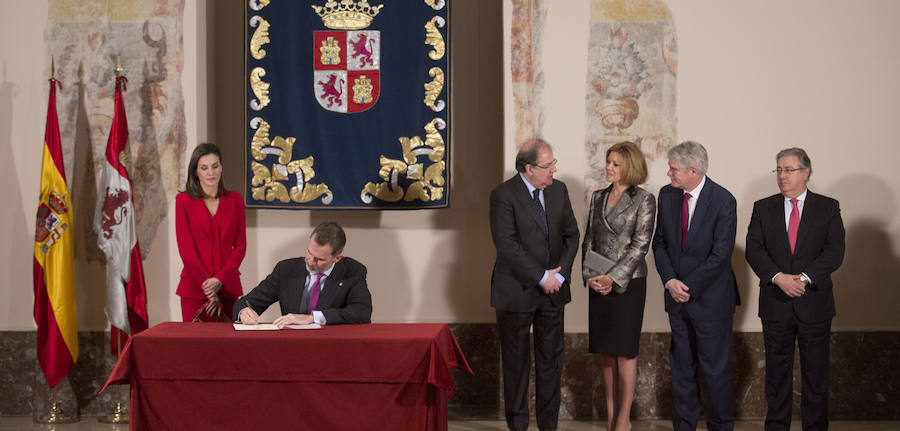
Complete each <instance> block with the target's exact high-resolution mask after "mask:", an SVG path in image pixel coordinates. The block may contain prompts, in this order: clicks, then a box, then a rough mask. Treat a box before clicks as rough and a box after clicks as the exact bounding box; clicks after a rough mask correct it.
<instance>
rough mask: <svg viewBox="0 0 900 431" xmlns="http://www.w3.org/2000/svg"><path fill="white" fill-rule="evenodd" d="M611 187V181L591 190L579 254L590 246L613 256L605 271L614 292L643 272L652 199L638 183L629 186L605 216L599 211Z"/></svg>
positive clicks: (652, 215) (653, 208)
mask: <svg viewBox="0 0 900 431" xmlns="http://www.w3.org/2000/svg"><path fill="white" fill-rule="evenodd" d="M611 191H612V185H610V186H609V187H607V188H605V189H603V190H597V191H595V192H594V193H593V195H592V196H591V205H590V214H589V215H588V225H587V230H586V231H585V233H584V243H582V245H581V255H582V256H584V255H585V252H587V250H594V251H595V252H597V253H600V254H602V255H604V256H606V257H608V258H610V259H612V260H615V261H616V264H615V266H613V267H612V269H610V271H609V272H608V273H607V275H608V276H609V277H610V278H612V279H613V281H614V282H615V283H616V284H615V286H614V287H613V289H614V290H615V292H616V293H623V292H624V291H625V288H626V287H627V286H628V283H629V282H630V281H631V279H632V278H641V277H646V276H647V261H646V259H645V258H646V256H647V251H649V250H650V240H651V239H652V238H653V221H654V219H655V218H656V199H655V198H654V197H653V195H652V194H650V192H648V191H646V190H644V189H642V188H640V187H631V188H629V189H628V190H627V191H626V192H625V193H624V194H622V198H621V199H619V202H618V203H617V204H616V206H615V207H614V208H612V209H611V211H612V213H611V214H610V215H609V216H608V217H605V216H604V214H603V211H604V209H605V208H606V205H607V201H608V200H609V194H610V192H611ZM585 282H586V281H585Z"/></svg>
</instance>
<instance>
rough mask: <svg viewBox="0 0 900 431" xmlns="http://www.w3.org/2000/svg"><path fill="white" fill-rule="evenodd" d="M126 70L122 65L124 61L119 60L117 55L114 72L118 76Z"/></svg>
mask: <svg viewBox="0 0 900 431" xmlns="http://www.w3.org/2000/svg"><path fill="white" fill-rule="evenodd" d="M124 71H125V69H124V68H123V67H122V62H121V61H119V56H118V55H116V67H114V68H113V72H114V73H115V74H116V77H119V76H121V75H122V72H124Z"/></svg>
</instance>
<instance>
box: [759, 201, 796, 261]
mask: <svg viewBox="0 0 900 431" xmlns="http://www.w3.org/2000/svg"><path fill="white" fill-rule="evenodd" d="M767 204H768V205H769V208H768V209H767V210H766V211H765V215H764V217H766V218H767V220H766V223H767V224H766V225H767V226H778V229H776V231H775V232H776V234H775V238H774V240H775V242H776V243H775V244H772V246H773V247H777V248H781V249H782V250H783V251H784V255H785V256H790V255H791V242H790V241H788V234H787V224H785V221H784V196H782V195H780V194H778V195H775V196H773V197H772V199H770V200H769V201H768V202H767Z"/></svg>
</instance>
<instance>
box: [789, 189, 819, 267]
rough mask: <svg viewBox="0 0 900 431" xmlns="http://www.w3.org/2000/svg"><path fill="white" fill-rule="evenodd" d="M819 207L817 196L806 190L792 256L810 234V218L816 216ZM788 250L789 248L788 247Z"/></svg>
mask: <svg viewBox="0 0 900 431" xmlns="http://www.w3.org/2000/svg"><path fill="white" fill-rule="evenodd" d="M818 205H819V196H818V195H816V194H814V193H813V192H811V191H809V189H807V191H806V202H803V212H802V213H800V226H799V227H798V229H797V244H796V245H795V250H794V254H796V252H797V251H799V250H800V246H801V245H803V243H804V241H803V240H804V238H806V237H807V236H808V235H809V234H810V232H809V230H810V227H809V226H810V223H809V220H811V218H810V217H812V215H813V214H816V211H817V210H818ZM785 238H787V234H785ZM788 248H790V246H788Z"/></svg>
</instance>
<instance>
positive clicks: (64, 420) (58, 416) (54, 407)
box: [34, 385, 80, 424]
mask: <svg viewBox="0 0 900 431" xmlns="http://www.w3.org/2000/svg"><path fill="white" fill-rule="evenodd" d="M58 390H59V385H57V386H54V387H53V389H51V390H50V393H51V394H52V395H51V396H52V401H51V403H50V411H48V412H47V414H46V415H44V416H41V417H36V418H34V423H36V424H70V423H75V422H78V421H79V420H80V419H79V418H78V417H77V416H69V415H67V414H66V412H64V411H63V410H62V409H61V408H59V402H58V401H57V398H58V397H57V394H56V392H57V391H58Z"/></svg>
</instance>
